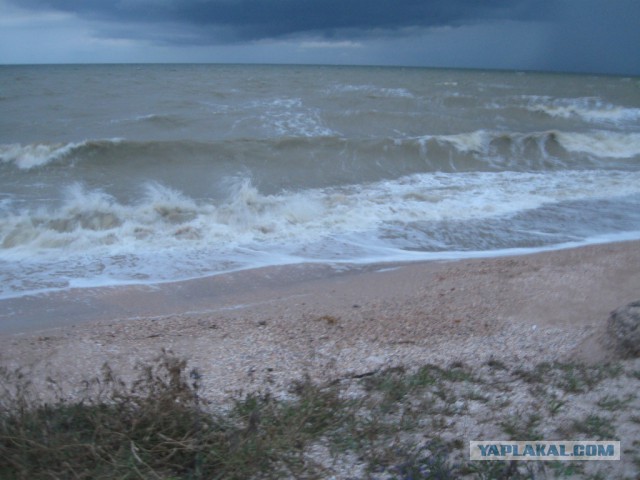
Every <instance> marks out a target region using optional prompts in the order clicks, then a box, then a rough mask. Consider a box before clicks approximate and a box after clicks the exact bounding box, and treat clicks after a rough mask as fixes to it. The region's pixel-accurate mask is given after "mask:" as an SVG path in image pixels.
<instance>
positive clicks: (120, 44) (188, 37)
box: [0, 0, 640, 75]
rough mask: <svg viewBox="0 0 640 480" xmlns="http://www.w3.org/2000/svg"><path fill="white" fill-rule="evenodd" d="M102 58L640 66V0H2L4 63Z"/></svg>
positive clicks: (575, 68) (625, 70) (617, 70)
mask: <svg viewBox="0 0 640 480" xmlns="http://www.w3.org/2000/svg"><path fill="white" fill-rule="evenodd" d="M103 62H110V63H111V62H115V63H121V62H122V63H125V62H216V63H218V62H220V63H229V62H231V63H255V62H258V63H314V64H315V63H328V64H355V65H359V64H367V65H407V66H427V67H463V68H503V69H517V70H551V71H570V72H594V73H613V74H624V75H640V0H0V63H2V64H14V63H103Z"/></svg>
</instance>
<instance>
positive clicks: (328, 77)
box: [0, 65, 640, 298]
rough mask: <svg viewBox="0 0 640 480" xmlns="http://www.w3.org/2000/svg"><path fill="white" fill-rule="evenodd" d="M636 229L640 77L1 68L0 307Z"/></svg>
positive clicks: (488, 250) (466, 253)
mask: <svg viewBox="0 0 640 480" xmlns="http://www.w3.org/2000/svg"><path fill="white" fill-rule="evenodd" d="M638 238H640V79H638V78H623V77H597V76H575V75H558V74H553V75H546V74H534V73H522V72H488V71H456V70H430V69H402V68H373V67H371V68H368V67H367V68H365V67H353V68H350V67H311V66H309V67H307V66H305V67H302V66H231V65H230V66H224V65H100V66H0V298H10V297H17V296H23V295H28V294H32V293H37V292H46V291H52V290H60V289H67V288H71V287H88V286H97V285H116V284H131V283H153V282H162V281H170V280H178V279H186V278H194V277H199V276H206V275H211V274H216V273H223V272H229V271H234V270H239V269H245V268H252V267H259V266H265V265H276V264H294V263H301V262H328V263H368V262H379V261H414V260H424V259H438V258H457V257H471V256H481V255H500V254H504V253H511V252H513V253H516V252H532V251H537V250H545V249H553V248H562V247H566V246H570V245H581V244H588V243H594V242H603V241H610V240H620V239H638Z"/></svg>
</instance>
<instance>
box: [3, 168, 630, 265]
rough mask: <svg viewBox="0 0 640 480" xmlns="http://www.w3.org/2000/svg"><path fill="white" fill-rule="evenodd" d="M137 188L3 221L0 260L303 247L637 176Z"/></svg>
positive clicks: (519, 207)
mask: <svg viewBox="0 0 640 480" xmlns="http://www.w3.org/2000/svg"><path fill="white" fill-rule="evenodd" d="M143 190H144V194H143V195H142V196H141V198H140V200H139V202H137V203H134V204H122V203H119V202H117V201H116V200H115V199H114V198H113V197H111V196H110V195H108V194H106V193H104V192H101V191H99V190H87V189H85V188H83V187H82V186H80V185H73V186H71V187H69V188H68V189H67V194H66V196H65V200H64V201H63V203H62V204H61V205H60V206H58V207H56V208H49V209H45V208H44V207H40V208H38V209H37V210H36V211H29V210H27V211H21V212H17V213H13V214H11V215H8V216H6V217H5V218H3V219H2V220H0V246H1V248H0V258H13V259H18V258H28V257H30V256H32V255H44V256H48V255H53V256H57V255H58V253H56V252H58V251H64V252H65V253H72V252H73V253H79V252H91V251H99V252H102V253H104V252H111V253H113V252H126V251H131V252H134V251H138V250H143V251H144V250H149V249H150V250H157V251H161V250H162V249H165V248H192V247H198V248H204V247H211V248H214V247H215V246H224V247H229V246H233V245H235V246H239V245H245V246H251V248H257V249H260V248H262V247H261V245H262V246H268V245H271V246H273V245H285V244H289V243H291V244H302V243H308V242H313V241H319V240H321V239H323V238H326V237H331V236H334V235H342V234H352V233H357V232H367V231H374V230H376V229H378V228H382V227H384V226H385V225H388V224H402V223H407V222H412V221H417V220H419V221H423V222H428V221H439V220H446V219H451V220H457V221H464V220H469V219H479V218H489V217H494V216H499V215H506V214H510V213H515V212H520V211H524V210H527V209H532V208H537V207H540V206H541V205H543V204H545V203H550V202H557V201H568V200H579V199H585V198H586V199H588V198H593V197H594V196H602V197H615V196H621V195H632V194H637V193H640V172H639V173H629V172H608V173H607V174H606V175H603V174H602V173H601V172H594V171H575V172H572V171H565V172H557V173H555V174H550V173H489V172H485V173H469V174H444V173H441V174H419V175H412V176H409V177H403V178H401V179H398V180H395V181H383V182H378V183H373V184H369V185H354V186H347V187H341V188H331V189H311V190H306V191H301V192H291V193H286V192H283V193H281V194H279V195H263V194H261V193H260V192H259V191H258V190H257V189H256V188H255V187H254V186H253V185H252V184H251V182H250V181H249V180H248V179H242V180H240V181H238V182H237V184H236V185H235V188H234V190H233V192H232V193H231V195H230V196H229V198H227V199H226V200H225V201H224V202H219V203H215V202H204V201H195V200H193V199H191V198H189V197H187V196H185V195H184V194H182V193H180V192H177V191H175V190H172V189H170V188H167V187H164V186H162V185H158V184H147V185H145V186H144V188H143Z"/></svg>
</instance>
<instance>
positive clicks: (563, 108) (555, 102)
mask: <svg viewBox="0 0 640 480" xmlns="http://www.w3.org/2000/svg"><path fill="white" fill-rule="evenodd" d="M526 98H527V99H528V100H529V105H528V106H527V108H528V109H529V110H531V111H533V112H541V113H544V114H546V115H549V116H551V117H559V118H572V117H578V118H580V119H582V120H584V121H587V122H594V123H614V124H617V123H621V122H634V121H637V120H640V108H629V107H622V106H619V105H614V104H611V103H607V102H603V101H602V100H600V99H599V98H594V97H585V98H551V97H539V96H529V97H526Z"/></svg>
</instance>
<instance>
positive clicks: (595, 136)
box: [556, 130, 640, 158]
mask: <svg viewBox="0 0 640 480" xmlns="http://www.w3.org/2000/svg"><path fill="white" fill-rule="evenodd" d="M556 136H557V137H558V140H559V141H560V143H561V144H562V146H563V147H564V148H565V149H567V150H568V151H570V152H581V153H587V154H590V155H594V156H597V157H602V158H633V157H635V156H638V155H640V133H620V132H609V131H605V130H598V131H594V132H590V133H575V132H566V133H565V132H556Z"/></svg>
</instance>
